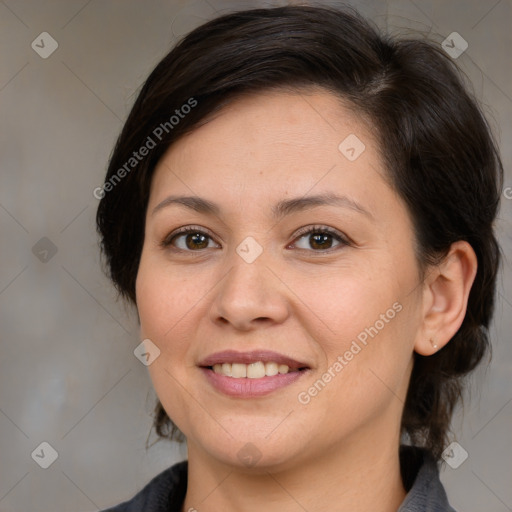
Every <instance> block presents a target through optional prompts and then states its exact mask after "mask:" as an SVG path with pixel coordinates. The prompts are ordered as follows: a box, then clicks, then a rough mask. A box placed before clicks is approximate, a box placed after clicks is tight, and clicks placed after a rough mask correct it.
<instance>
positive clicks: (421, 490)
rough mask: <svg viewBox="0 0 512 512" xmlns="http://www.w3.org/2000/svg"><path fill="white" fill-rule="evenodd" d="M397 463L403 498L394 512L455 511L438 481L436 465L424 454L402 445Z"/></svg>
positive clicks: (427, 454) (416, 449)
mask: <svg viewBox="0 0 512 512" xmlns="http://www.w3.org/2000/svg"><path fill="white" fill-rule="evenodd" d="M400 464H401V470H402V479H403V482H404V486H405V489H406V491H407V495H406V497H405V499H404V501H403V503H402V505H401V506H400V508H399V509H398V512H455V510H454V509H453V508H452V507H451V506H450V504H449V503H448V497H447V496H446V491H445V489H444V487H443V484H442V483H441V480H440V479H439V468H438V464H437V462H436V461H435V460H434V458H433V457H432V456H431V455H430V454H429V453H428V452H427V451H425V450H422V449H421V448H416V447H412V446H402V447H401V448H400Z"/></svg>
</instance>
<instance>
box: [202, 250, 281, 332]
mask: <svg viewBox="0 0 512 512" xmlns="http://www.w3.org/2000/svg"><path fill="white" fill-rule="evenodd" d="M236 259H238V260H239V261H235V262H234V264H233V266H232V267H231V269H230V270H229V272H228V273H227V275H226V276H225V277H224V279H222V281H221V282H220V283H219V285H218V287H217V293H216V295H215V298H214V300H213V303H212V306H211V309H210V318H211V320H212V321H213V322H215V323H217V324H219V325H226V324H229V325H231V326H232V327H234V328H235V329H237V330H241V331H250V330H253V329H255V328H258V327H261V326H263V325H265V324H267V325H269V326H270V325H273V324H279V323H282V322H284V321H285V320H286V318H287V317H288V315H289V303H288V301H287V298H286V295H285V293H283V291H284V290H286V287H285V286H284V285H283V283H282V282H281V281H280V280H279V279H278V277H276V274H277V272H276V271H275V270H274V272H272V271H271V270H270V268H269V267H268V266H267V265H266V264H265V263H264V261H263V260H262V259H258V260H256V261H254V262H253V263H246V262H245V261H242V260H241V258H239V257H238V255H235V260H236ZM277 275H278V274H277Z"/></svg>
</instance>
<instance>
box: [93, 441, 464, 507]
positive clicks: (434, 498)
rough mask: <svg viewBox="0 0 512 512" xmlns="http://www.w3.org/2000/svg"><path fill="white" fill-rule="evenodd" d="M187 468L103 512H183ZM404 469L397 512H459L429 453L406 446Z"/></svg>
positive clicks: (178, 467)
mask: <svg viewBox="0 0 512 512" xmlns="http://www.w3.org/2000/svg"><path fill="white" fill-rule="evenodd" d="M187 464H188V463H187V461H186V460H185V461H183V462H179V463H178V464H175V465H174V466H172V467H170V468H168V469H166V470H165V471H162V472H161V473H160V474H158V475H157V476H155V477H154V478H153V479H152V480H151V481H150V482H149V483H148V484H147V485H146V486H145V487H144V488H143V489H142V490H141V491H140V492H139V493H137V494H136V495H135V496H134V497H133V498H132V499H131V500H129V501H125V502H124V503H121V504H120V505H117V506H115V507H112V508H109V509H107V510H104V511H103V512H181V508H182V507H183V502H184V500H185V494H186V491H187ZM400 469H401V472H402V480H403V482H404V487H405V490H406V491H407V495H406V497H405V499H404V501H403V502H402V504H401V505H400V508H399V509H398V511H397V512H455V510H454V509H453V508H452V507H450V505H449V503H448V499H447V497H446V492H445V490H444V488H443V485H442V484H441V481H440V480H439V470H438V467H437V463H436V462H435V460H434V459H433V458H432V457H431V456H430V455H429V454H428V453H427V452H425V451H424V450H421V449H419V448H413V447H410V446H402V447H401V449H400Z"/></svg>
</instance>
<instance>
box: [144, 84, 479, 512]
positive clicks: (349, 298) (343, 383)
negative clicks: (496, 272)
mask: <svg viewBox="0 0 512 512" xmlns="http://www.w3.org/2000/svg"><path fill="white" fill-rule="evenodd" d="M349 134H356V135H357V137H358V138H359V139H360V140H361V141H362V142H363V143H364V145H365V150H364V151H363V152H362V153H361V154H360V156H359V157H358V158H357V159H356V160H354V161H349V160H348V159H347V158H346V157H345V156H344V155H343V154H342V153H341V152H340V150H339V149H338V146H339V144H340V142H342V141H343V140H344V139H345V138H346V137H347V136H348V135H349ZM385 176H386V171H385V167H384V163H383V160H382V157H381V155H380V152H379V149H378V145H377V141H376V138H375V134H374V132H373V131H372V129H371V127H369V126H367V125H366V124H365V123H364V122H363V121H362V119H361V117H360V116H357V115H356V114H355V113H354V112H353V111H351V110H349V109H348V108H347V107H346V106H344V104H343V103H342V101H341V100H340V99H339V98H337V97H336V96H334V95H333V94H332V93H329V92H327V91H323V90H308V91H302V92H300V93H292V92H289V91H288V92H285V91H282V92H276V91H272V92H265V93H258V94H256V95H253V96H248V97H244V98H240V99H237V100H235V101H234V102H233V103H232V104H230V105H229V106H227V107H225V108H224V109H223V110H222V111H221V112H220V113H219V114H218V115H216V116H215V117H214V118H213V119H211V120H210V121H209V122H208V123H206V124H205V125H203V126H201V127H200V128H198V129H196V130H195V131H193V132H192V133H191V134H189V135H186V136H185V137H183V138H181V139H180V140H179V141H178V142H176V143H175V144H174V145H173V146H172V147H171V148H169V150H168V151H167V153H166V154H165V155H164V157H163V159H162V160H161V161H160V163H159V165H158V166H157V169H156V171H155V174H154V177H153V181H152V186H151V194H150V199H149V204H148V209H147V215H146V232H145V242H144V247H143V251H142V257H141V261H140V267H139V271H138V276H137V286H136V294H137V307H138V312H139V315H140V321H141V336H142V339H145V338H149V339H151V340H152V342H153V343H154V344H155V345H157V346H158V347H159V349H160V350H161V354H160V356H159V357H158V358H157V359H156V360H155V361H154V362H153V363H152V364H151V365H150V366H149V371H150V375H151V379H152V382H153V385H154V387H155V390H156V393H157V395H158V397H159V398H160V401H161V402H162V405H163V406H164V408H165V410H166V411H167V413H168V414H169V416H170V417H171V418H172V420H173V421H174V422H175V423H176V424H177V426H178V427H179V428H180V430H181V431H182V432H183V433H184V434H185V435H186V437H187V441H188V460H189V484H188V489H187V495H186V499H185V504H184V507H183V510H184V511H186V510H190V509H197V510H200V511H218V510H223V511H228V512H229V511H231V510H233V511H235V510H237V511H240V510H244V511H253V510H254V511H256V510H258V511H259V510H261V507H262V503H263V501H262V500H263V499H262V496H264V509H265V510H266V511H270V512H272V511H274V510H276V511H277V510H279V511H280V512H283V511H285V512H287V511H299V510H304V509H306V510H310V511H313V510H328V509H330V510H351V511H356V512H357V511H363V510H379V511H382V512H387V511H396V509H397V508H398V507H399V505H400V503H401V502H402V501H403V499H404V496H405V490H404V488H403V486H402V482H401V478H400V473H399V459H398V446H399V436H400V417H401V413H402V409H403V402H404V398H405V395H406V391H407V386H408V382H409V378H410V373H411V369H412V357H413V352H414V351H417V352H419V353H421V354H423V355H427V356H428V355H430V354H432V353H434V352H435V351H436V350H439V349H440V348H442V346H443V345H444V344H445V343H447V342H449V340H450V338H451V337H452V336H453V335H454V334H455V332H456V331H457V329H458V327H459V326H460V324H461V323H462V320H463V318H464V314H465V310H466V304H467V297H468V294H469V289H470V287H471V284H472V282H473V279H474V276H475V272H476V257H475V255H474V252H473V251H472V249H471V247H470V246H469V245H468V244H467V243H465V242H458V243H456V244H454V245H453V246H452V248H451V250H450V252H449V254H448V256H447V257H446V259H445V260H444V261H443V262H442V263H441V264H440V265H438V266H436V267H433V268H428V269H426V272H425V274H424V275H425V276H426V277H425V278H424V279H422V278H421V275H422V274H421V272H420V268H419V266H418V262H417V260H416V257H415V254H414V247H413V244H414V233H413V228H412V223H411V219H410V216H409V214H408V211H407V209H406V207H405V205H404V203H403V201H402V200H401V199H400V198H399V196H398V195H397V194H396V193H395V192H394V190H393V189H392V188H391V187H390V185H389V184H388V181H387V180H386V178H385ZM332 192H336V193H337V194H339V195H344V196H346V197H348V198H349V199H350V200H352V201H355V202H357V203H358V205H360V207H361V208H362V209H364V210H365V212H366V213H362V212H361V211H358V210H356V209H354V208H352V207H348V206H346V205H344V206H333V205H320V206H316V207H314V208H309V209H307V210H304V211H298V212H293V213H290V214H289V215H286V216H283V217H282V218H280V219H275V218H273V217H272V207H273V206H274V205H275V204H276V203H277V202H278V201H281V200H287V199H291V198H295V197H303V196H305V195H307V196H311V195H316V194H322V193H332ZM171 194H172V195H185V196H200V197H202V198H205V199H207V200H209V201H212V202H215V203H217V204H218V206H219V208H220V211H219V213H218V214H205V213H199V212H196V211H194V210H192V209H189V208H186V207H184V206H180V205H176V204H172V205H167V206H165V207H161V208H159V209H157V211H154V210H155V207H156V206H157V205H159V204H160V203H161V202H162V201H164V200H165V199H166V198H167V197H168V196H169V195H171ZM183 226H195V227H197V228H200V230H201V231H203V232H204V233H205V234H206V235H208V236H209V237H210V238H206V242H205V243H204V244H203V245H201V243H200V242H201V240H199V242H198V239H197V238H194V239H193V240H192V241H191V240H190V238H191V237H190V236H189V238H188V240H189V244H190V243H191V244H192V245H189V246H187V245H186V241H187V238H186V234H185V235H182V236H180V237H179V238H175V239H173V244H174V245H169V246H167V247H163V246H162V241H163V240H165V239H167V240H169V235H172V233H173V232H175V231H176V230H177V229H178V228H180V227H183ZM308 226H310V227H313V226H321V227H326V226H327V227H331V228H333V229H334V230H337V231H338V232H339V233H340V234H341V236H342V237H348V239H349V240H350V242H348V243H340V242H339V241H338V240H337V239H336V238H335V237H329V236H327V241H325V240H324V245H321V244H320V245H318V244H315V239H314V237H313V234H314V233H310V234H309V235H308V234H304V235H300V236H298V235H297V231H298V230H299V229H300V228H303V227H308ZM315 232H318V229H317V230H316V231H315ZM248 236H251V237H253V238H254V239H255V240H256V241H257V243H258V244H259V245H260V246H261V248H262V249H263V252H262V253H261V255H259V256H258V257H257V258H256V259H255V260H254V261H253V262H252V263H247V262H246V261H245V260H244V259H242V258H241V256H240V255H239V254H238V253H237V252H236V248H237V246H239V244H240V243H241V242H242V241H243V240H244V239H245V238H246V237H248ZM194 243H195V245H194ZM202 247H204V248H202ZM180 249H181V250H180ZM396 303H398V304H399V305H400V306H401V310H400V312H398V313H396V315H395V316H394V318H393V319H391V320H389V321H388V322H386V323H385V326H384V327H383V328H382V329H380V330H379V331H378V334H377V335H375V336H374V337H373V338H369V339H368V343H367V345H366V346H363V348H362V350H361V351H360V352H359V353H357V355H355V356H354V357H353V359H352V360H350V361H348V363H347V364H346V366H344V367H343V369H342V371H340V372H338V373H336V376H335V377H333V378H332V379H331V380H330V382H329V383H328V384H327V385H326V386H325V387H324V388H323V389H321V391H320V392H318V393H317V394H316V396H314V397H312V398H311V400H310V401H309V403H307V404H303V403H300V402H299V401H298V398H297V397H298V394H299V393H300V392H304V391H307V390H308V389H309V388H310V387H311V386H312V385H313V384H314V383H315V381H317V380H318V379H319V378H321V377H322V375H323V374H324V373H325V372H326V371H328V369H329V368H332V366H333V364H334V362H335V361H336V360H338V359H337V358H338V356H340V355H341V356H343V355H344V354H345V352H346V351H347V350H349V348H350V346H351V343H352V341H353V340H355V339H356V338H357V336H358V334H360V333H361V332H363V331H364V330H365V329H366V328H368V327H370V326H374V325H375V324H376V321H377V320H379V318H381V316H380V315H382V314H386V311H387V310H389V309H390V308H392V306H393V304H396ZM434 345H437V347H436V348H434ZM227 349H234V350H238V351H250V350H256V349H266V350H273V351H276V352H280V353H283V354H285V355H288V356H291V357H293V358H294V359H296V360H299V361H303V362H306V363H307V365H308V366H309V367H310V370H309V371H308V372H307V373H306V374H304V375H303V376H302V377H301V378H300V379H299V380H298V381H296V382H294V383H293V384H291V385H289V386H288V387H285V388H283V389H280V390H278V391H276V392H274V393H272V394H270V395H267V396H264V397H258V398H250V399H240V398H233V397H227V396H225V395H223V394H221V393H219V392H218V391H216V390H215V389H214V388H213V387H212V386H211V385H210V384H209V382H208V381H207V380H206V379H205V377H204V375H203V373H202V371H201V370H200V369H199V368H198V366H197V365H198V363H199V362H200V361H201V359H203V358H205V357H206V356H208V355H210V354H212V353H214V352H218V351H222V350H227ZM331 373H332V370H331ZM246 443H252V445H254V446H255V447H256V449H257V453H258V454H259V457H260V458H259V460H258V461H257V464H256V465H254V466H251V467H249V466H247V465H246V464H245V463H244V461H243V460H242V459H241V458H239V456H238V454H239V453H240V451H241V450H242V452H241V453H244V452H243V450H247V449H248V448H247V447H246ZM244 447H245V448H244Z"/></svg>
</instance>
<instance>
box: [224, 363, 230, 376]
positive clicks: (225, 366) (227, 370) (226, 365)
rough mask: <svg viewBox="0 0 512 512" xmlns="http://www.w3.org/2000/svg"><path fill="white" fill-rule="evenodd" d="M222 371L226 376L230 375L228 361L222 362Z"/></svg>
mask: <svg viewBox="0 0 512 512" xmlns="http://www.w3.org/2000/svg"><path fill="white" fill-rule="evenodd" d="M222 373H223V374H224V375H227V376H228V377H231V375H232V374H231V365H230V364H229V363H223V364H222Z"/></svg>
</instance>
